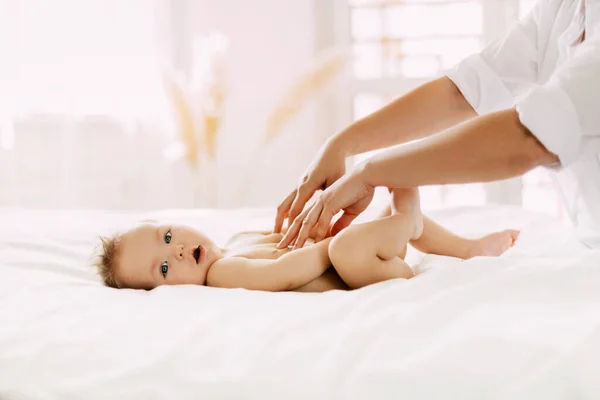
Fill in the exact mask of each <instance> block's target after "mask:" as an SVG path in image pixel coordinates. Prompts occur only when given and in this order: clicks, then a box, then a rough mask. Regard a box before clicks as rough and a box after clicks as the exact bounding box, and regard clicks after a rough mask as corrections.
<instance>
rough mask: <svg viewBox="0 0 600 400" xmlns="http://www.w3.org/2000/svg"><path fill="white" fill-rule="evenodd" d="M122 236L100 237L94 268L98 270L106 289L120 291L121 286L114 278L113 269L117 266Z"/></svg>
mask: <svg viewBox="0 0 600 400" xmlns="http://www.w3.org/2000/svg"><path fill="white" fill-rule="evenodd" d="M121 239H122V236H121V235H120V234H116V235H114V236H112V237H106V236H101V237H100V247H101V248H100V249H99V253H100V254H98V257H97V259H96V261H95V262H94V266H95V267H96V269H97V270H98V273H99V274H100V277H101V278H102V282H104V284H105V285H106V286H108V287H112V288H117V289H120V288H121V285H120V284H119V282H118V281H117V279H116V277H115V269H116V264H117V256H118V255H119V249H120V244H121Z"/></svg>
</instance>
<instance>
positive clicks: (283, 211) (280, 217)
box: [273, 189, 297, 233]
mask: <svg viewBox="0 0 600 400" xmlns="http://www.w3.org/2000/svg"><path fill="white" fill-rule="evenodd" d="M296 192H297V190H296V189H294V190H292V192H291V193H290V194H288V196H287V197H286V198H285V200H283V201H282V202H281V204H280V205H279V206H278V207H277V216H276V217H275V228H274V229H273V232H274V233H280V232H281V228H282V227H283V221H285V217H287V215H288V212H289V211H290V207H291V206H292V202H293V201H294V199H295V198H296Z"/></svg>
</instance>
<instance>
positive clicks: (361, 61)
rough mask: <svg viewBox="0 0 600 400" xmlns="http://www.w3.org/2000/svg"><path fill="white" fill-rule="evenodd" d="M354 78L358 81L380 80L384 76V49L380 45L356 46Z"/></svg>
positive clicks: (366, 44)
mask: <svg viewBox="0 0 600 400" xmlns="http://www.w3.org/2000/svg"><path fill="white" fill-rule="evenodd" d="M353 49H354V76H355V77H356V78H357V79H378V78H381V74H382V62H383V59H382V57H381V53H382V47H381V44H379V43H363V44H359V43H357V44H355V45H354V46H353Z"/></svg>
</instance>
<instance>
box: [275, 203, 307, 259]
mask: <svg viewBox="0 0 600 400" xmlns="http://www.w3.org/2000/svg"><path fill="white" fill-rule="evenodd" d="M309 211H310V207H307V208H306V209H305V210H304V211H303V212H302V214H300V215H299V216H297V217H296V218H295V219H294V221H293V222H292V224H291V225H290V226H289V227H288V230H287V232H286V233H285V235H284V236H283V238H282V239H281V241H280V242H279V244H277V247H278V248H280V249H283V248H284V247H287V246H289V245H290V244H291V243H292V242H293V241H294V239H296V237H297V236H298V232H300V229H301V228H302V221H303V220H304V218H305V217H306V215H308V213H309Z"/></svg>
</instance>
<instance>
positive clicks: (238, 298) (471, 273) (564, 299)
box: [0, 208, 600, 400]
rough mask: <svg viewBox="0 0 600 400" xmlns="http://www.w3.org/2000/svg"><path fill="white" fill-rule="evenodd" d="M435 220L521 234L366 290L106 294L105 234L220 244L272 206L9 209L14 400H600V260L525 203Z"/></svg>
mask: <svg viewBox="0 0 600 400" xmlns="http://www.w3.org/2000/svg"><path fill="white" fill-rule="evenodd" d="M433 216H434V217H435V218H436V219H437V220H438V221H440V222H442V223H443V224H445V225H447V226H448V227H451V228H453V229H455V230H457V231H459V232H462V233H466V234H479V233H483V232H487V231H489V230H491V229H497V228H505V227H518V228H522V229H523V231H522V235H521V238H520V240H519V242H518V244H517V246H516V247H514V248H513V249H511V250H510V251H509V252H508V253H506V254H505V255H504V256H503V257H501V258H497V259H486V258H480V259H474V260H470V261H467V262H461V261H459V260H455V259H451V258H445V257H437V256H426V257H425V258H423V259H421V258H420V256H419V254H416V253H412V254H411V259H412V260H413V261H414V262H418V263H419V264H418V266H417V270H418V271H421V272H422V273H421V274H420V275H418V276H417V277H415V278H414V279H412V280H408V281H407V280H396V281H389V282H384V283H381V284H378V285H374V286H371V287H367V288H364V289H362V290H358V291H354V292H329V293H325V294H299V293H262V292H249V291H244V290H220V289H213V288H205V287H192V286H181V287H161V288H159V289H156V290H153V291H151V292H144V291H132V290H120V291H119V290H113V289H108V288H105V287H103V286H102V285H101V284H100V283H99V280H98V278H97V277H96V275H95V273H94V272H93V271H92V270H91V268H90V267H89V261H88V256H89V254H90V251H91V249H92V246H93V245H94V244H95V243H96V237H97V235H98V234H100V233H107V232H109V231H111V230H112V229H114V228H118V227H125V226H127V225H128V224H129V223H131V222H134V221H137V220H140V219H145V218H158V219H163V218H166V217H168V218H169V219H170V220H174V221H178V222H187V223H190V224H194V225H197V226H198V227H200V228H201V229H203V230H205V231H206V232H208V233H211V234H212V236H213V237H215V238H216V239H217V241H218V242H223V241H224V240H225V239H226V238H227V237H228V235H229V234H231V233H233V232H235V231H237V230H246V229H254V228H257V229H262V228H267V229H268V228H270V227H271V221H272V213H271V212H270V211H265V210H235V211H209V210H204V211H164V212H160V213H144V214H133V213H108V212H84V211H69V212H58V211H56V212H44V211H14V210H4V211H0V221H1V222H0V224H1V228H0V398H1V399H3V400H4V399H74V398H82V399H112V398H119V399H188V398H189V399H210V398H236V399H237V398H245V399H269V398H274V399H283V398H286V399H287V398H289V399H291V398H303V399H306V398H311V399H320V398H327V399H354V398H356V399H359V398H361V399H362V398H381V399H392V398H398V399H399V398H403V399H460V400H467V399H478V400H480V399H511V400H513V399H544V400H551V399H598V398H600V379H598V376H599V373H600V253H599V252H597V251H591V250H588V249H586V248H585V247H583V246H582V245H580V244H579V243H578V242H576V241H575V240H573V239H571V238H570V235H569V234H568V232H566V231H565V229H564V227H562V226H561V225H560V224H559V223H558V222H556V221H552V220H549V219H547V218H545V217H542V216H538V215H534V214H528V213H524V212H522V211H519V210H516V209H511V208H483V209H464V210H449V211H446V212H442V213H436V214H433Z"/></svg>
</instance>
